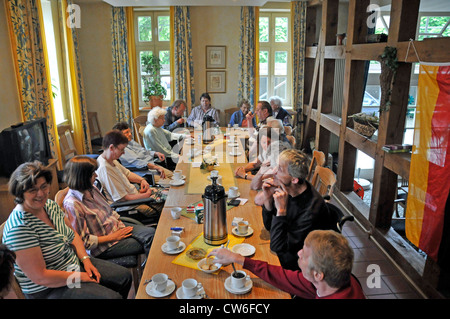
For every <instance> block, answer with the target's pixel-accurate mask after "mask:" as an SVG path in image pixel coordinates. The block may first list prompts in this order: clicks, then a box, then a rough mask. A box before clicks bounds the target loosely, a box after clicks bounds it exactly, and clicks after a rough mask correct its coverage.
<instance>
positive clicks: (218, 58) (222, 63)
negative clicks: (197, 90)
mask: <svg viewBox="0 0 450 319" xmlns="http://www.w3.org/2000/svg"><path fill="white" fill-rule="evenodd" d="M226 62H227V58H226V46H210V45H207V46H206V68H207V69H225V67H226V64H227V63H226Z"/></svg>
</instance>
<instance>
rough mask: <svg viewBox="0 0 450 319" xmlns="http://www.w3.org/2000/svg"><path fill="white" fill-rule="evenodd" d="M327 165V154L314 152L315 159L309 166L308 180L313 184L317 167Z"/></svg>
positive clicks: (313, 158)
mask: <svg viewBox="0 0 450 319" xmlns="http://www.w3.org/2000/svg"><path fill="white" fill-rule="evenodd" d="M324 165H325V153H324V152H321V151H316V150H314V151H313V157H312V159H311V164H310V165H309V171H308V177H307V180H308V181H309V182H312V177H313V175H314V170H315V168H316V167H317V166H324Z"/></svg>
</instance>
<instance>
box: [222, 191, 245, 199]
mask: <svg viewBox="0 0 450 319" xmlns="http://www.w3.org/2000/svg"><path fill="white" fill-rule="evenodd" d="M225 194H226V195H227V196H228V198H229V199H233V198H238V197H239V196H241V193H240V192H237V194H236V195H235V196H230V195H229V194H228V192H225Z"/></svg>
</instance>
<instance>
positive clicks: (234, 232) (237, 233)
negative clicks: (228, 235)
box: [231, 226, 253, 237]
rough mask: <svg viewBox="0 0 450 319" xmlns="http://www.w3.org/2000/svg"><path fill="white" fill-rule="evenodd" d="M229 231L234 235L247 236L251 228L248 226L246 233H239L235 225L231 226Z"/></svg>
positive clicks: (251, 230)
mask: <svg viewBox="0 0 450 319" xmlns="http://www.w3.org/2000/svg"><path fill="white" fill-rule="evenodd" d="M231 232H232V233H233V235H236V236H240V237H247V236H250V235H251V234H253V228H251V227H250V226H248V230H247V233H246V234H241V233H240V232H238V228H237V227H233V229H232V230H231Z"/></svg>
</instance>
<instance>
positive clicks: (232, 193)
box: [228, 186, 238, 198]
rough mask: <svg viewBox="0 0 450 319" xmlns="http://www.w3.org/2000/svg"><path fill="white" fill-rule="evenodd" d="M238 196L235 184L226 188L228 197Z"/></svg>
mask: <svg viewBox="0 0 450 319" xmlns="http://www.w3.org/2000/svg"><path fill="white" fill-rule="evenodd" d="M237 196H238V188H237V187H236V186H231V187H230V188H229V189H228V197H230V198H233V197H237Z"/></svg>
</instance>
